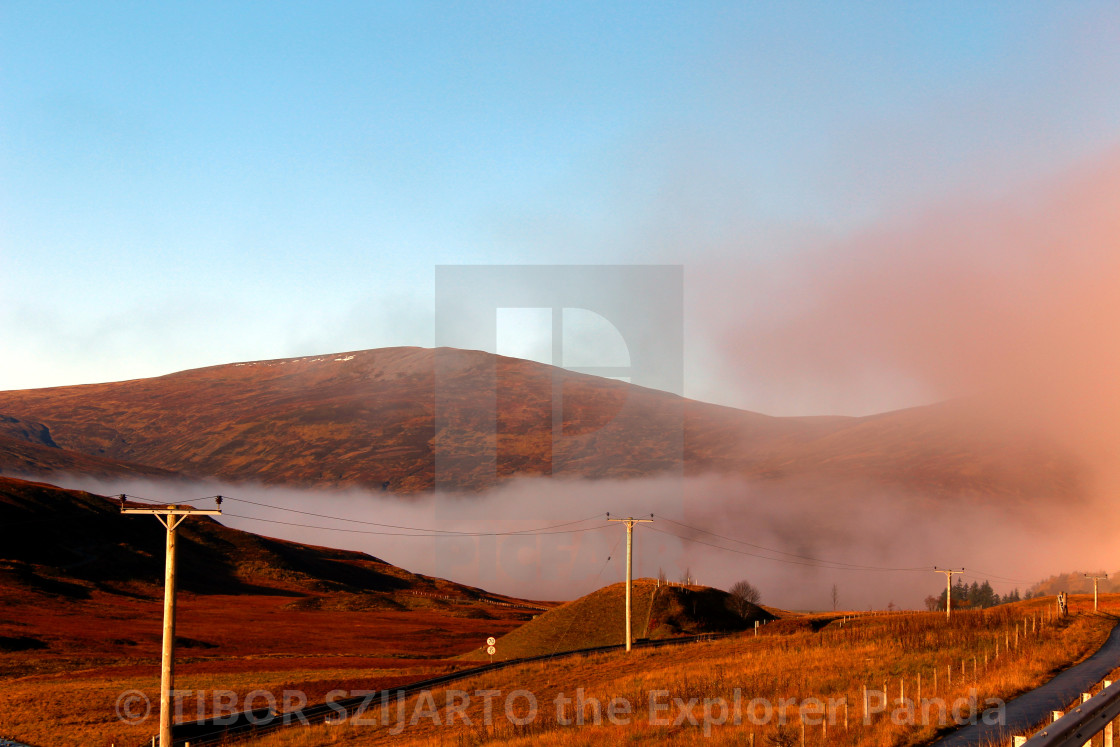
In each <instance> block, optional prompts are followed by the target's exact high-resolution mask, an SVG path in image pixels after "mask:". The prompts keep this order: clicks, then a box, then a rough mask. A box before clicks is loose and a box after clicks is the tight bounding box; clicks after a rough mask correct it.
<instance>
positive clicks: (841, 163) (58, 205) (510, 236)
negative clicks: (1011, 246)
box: [0, 0, 1120, 412]
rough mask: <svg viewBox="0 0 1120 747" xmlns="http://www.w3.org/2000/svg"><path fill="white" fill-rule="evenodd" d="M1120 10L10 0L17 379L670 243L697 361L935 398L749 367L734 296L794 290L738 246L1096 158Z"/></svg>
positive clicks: (718, 395) (1118, 82) (257, 335)
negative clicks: (511, 270) (725, 281)
mask: <svg viewBox="0 0 1120 747" xmlns="http://www.w3.org/2000/svg"><path fill="white" fill-rule="evenodd" d="M1118 34H1120V6H1117V5H1116V3H1114V2H1078V3H1065V4H1055V3H1021V2H1015V3H1012V2H1005V3H995V2H992V3H977V2H958V3H953V2H947V3H942V2H939V3H932V2H931V3H925V2H922V3H846V4H838V3H602V2H595V3H591V2H587V3H582V2H564V3H529V2H526V3H478V2H472V3H451V2H443V3H421V2H409V3H403V2H402V3H372V2H369V3H357V2H354V3H351V2H333V3H332V2H316V3H310V2H309V3H226V2H222V3H217V2H215V3H205V2H192V3H173V2H163V3H139V2H137V3H124V2H105V3H53V2H16V1H13V0H3V1H2V2H0V361H2V362H0V388H3V389H12V388H30V387H37V386H49V385H59V384H75V383H85V382H94V381H104V380H114V379H123V378H136V377H141V376H150V375H157V374H161V373H169V372H171V371H175V370H180V369H184V368H190V367H195V366H202V365H210V364H217V363H226V362H233V361H240V360H252V359H260V358H275V357H285V356H295V355H306V354H313V353H323V352H337V351H342V350H352V349H362V348H371V347H380V346H383V345H395V344H414V345H430V344H432V340H433V339H434V334H433V329H432V325H433V321H432V320H433V315H432V303H433V274H434V267H435V265H437V264H460V263H462V264H476V263H495V264H521V263H532V264H536V263H548V264H558V263H576V264H579V263H592V264H596V263H669V264H681V265H684V267H685V278H686V308H685V312H686V330H687V334H686V358H687V359H686V366H685V370H686V392H687V393H689V394H691V395H693V396H697V397H701V398H704V399H709V400H716V401H721V402H725V403H729V404H735V405H740V406H747V407H756V408H758V409H766V410H768V411H773V412H794V411H802V410H808V411H853V412H854V411H869V410H874V409H881V408H883V407H889V406H899V405H902V404H907V403H909V402H911V401H918V400H921V399H922V398H923V397H927V396H929V392H928V391H926V390H925V389H924V387H923V382H922V381H921V380H920V378H921V377H920V376H917V375H915V374H914V372H911V371H902V372H899V371H892V370H889V367H885V368H883V370H880V371H865V372H862V373H861V374H860V376H859V377H858V378H859V380H860V381H862V382H864V383H863V384H860V385H858V386H856V385H853V386H851V387H847V385H844V386H839V387H832V388H828V389H827V392H826V394H824V395H821V396H819V397H814V396H812V394H811V393H812V392H817V391H822V390H821V389H820V387H815V386H814V383H813V380H812V379H813V376H812V375H807V376H806V381H805V385H804V388H803V389H802V390H799V391H797V392H793V391H787V389H785V388H781V389H780V391H779V389H777V388H774V387H772V386H771V383H772V382H768V381H767V380H766V379H765V377H759V378H752V377H747V376H744V375H742V372H737V371H736V368H735V364H734V362H733V361H730V362H729V360H728V356H727V355H726V350H725V346H726V342H725V340H726V335H725V334H722V333H719V332H716V331H714V330H724V329H726V328H727V327H729V326H733V325H734V324H735V323H736V321H737V320H744V319H751V318H754V317H757V315H759V314H760V313H768V312H767V311H766V310H765V309H762V310H760V305H759V303H757V302H752V301H751V299H743V298H736V297H735V294H734V293H725V294H724V296H722V297H725V298H727V299H728V302H727V303H726V304H722V305H721V306H720V308H718V309H713V308H711V306H712V305H711V304H708V303H705V300H706V298H708V297H710V294H709V293H708V287H707V283H708V282H709V280H708V279H709V278H720V277H728V276H733V275H734V274H735V273H749V274H751V275H752V276H755V277H757V276H758V274H759V273H772V275H773V278H774V280H773V283H774V284H780V280H781V278H782V277H785V276H787V275H789V274H791V273H796V272H797V268H798V267H799V264H798V263H799V262H803V261H806V260H805V258H806V257H810V256H813V254H812V253H813V252H814V251H819V250H820V249H821V247H829V246H841V245H843V242H844V240H845V238H846V237H850V236H853V235H858V234H859V232H861V231H867V230H873V229H874V227H875V226H877V225H882V224H893V223H896V222H898V221H905V220H906V219H907V217H908V216H914V215H920V214H922V213H923V212H924V211H926V210H928V209H930V207H931V206H937V205H939V204H942V203H944V202H945V201H961V200H969V199H975V200H1000V199H1005V198H1007V196H1008V195H1013V194H1014V193H1015V191H1016V190H1018V189H1020V188H1021V187H1022V185H1024V184H1027V185H1031V184H1044V183H1046V182H1047V181H1049V180H1052V179H1054V178H1057V177H1058V176H1060V175H1062V174H1064V173H1066V172H1067V171H1069V170H1071V169H1076V168H1078V167H1080V166H1081V165H1083V164H1085V163H1092V162H1093V161H1094V159H1096V158H1097V157H1098V156H1099V154H1101V153H1107V152H1110V149H1112V148H1114V147H1115V146H1116V145H1117V142H1116V141H1117V133H1118V132H1120V130H1118V128H1117V125H1118V124H1120V95H1118V93H1117V91H1120V53H1118V52H1117V51H1116V47H1115V39H1116V38H1120V37H1118ZM837 251H839V250H837ZM689 299H691V300H689ZM868 382H869V383H868ZM806 392H809V393H810V394H809V395H807V394H806Z"/></svg>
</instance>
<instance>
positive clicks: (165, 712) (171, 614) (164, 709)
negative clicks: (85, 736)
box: [120, 495, 222, 747]
mask: <svg viewBox="0 0 1120 747" xmlns="http://www.w3.org/2000/svg"><path fill="white" fill-rule="evenodd" d="M216 500H217V503H218V508H195V507H194V506H175V505H170V504H169V505H165V506H160V505H150V504H144V503H130V502H129V501H127V500H126V499H125V497H124V496H123V495H122V496H120V502H121V513H122V514H151V515H154V516H155V517H156V518H157V519H159V523H160V524H163V526H164V528H166V529H167V558H166V560H165V562H164V577H163V658H162V666H161V668H160V681H159V744H160V747H172V741H171V740H172V737H171V715H172V711H173V708H172V704H171V691H172V690H173V689H174V688H175V530H176V529H177V528H178V527H179V525H180V524H182V523H183V520H184V519H186V518H187V517H188V516H200V515H201V516H213V515H215V514H218V515H220V514H221V513H222V508H221V506H222V497H221V496H220V495H219V496H217V498H216Z"/></svg>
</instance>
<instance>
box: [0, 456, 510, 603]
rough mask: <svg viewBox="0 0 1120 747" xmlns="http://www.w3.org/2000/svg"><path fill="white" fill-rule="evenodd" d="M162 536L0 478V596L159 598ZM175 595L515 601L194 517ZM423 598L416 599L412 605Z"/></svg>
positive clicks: (76, 496) (184, 535)
mask: <svg viewBox="0 0 1120 747" xmlns="http://www.w3.org/2000/svg"><path fill="white" fill-rule="evenodd" d="M165 539H166V532H165V530H164V528H163V527H162V526H161V525H160V524H159V522H157V521H156V520H155V519H154V518H153V517H150V516H142V515H139V516H137V515H122V514H121V513H120V508H119V506H118V504H117V503H116V502H115V501H112V500H109V499H107V498H104V497H101V496H97V495H93V494H90V493H84V492H78V491H70V490H62V489H59V488H56V487H53V486H50V485H45V484H41V483H33V482H26V481H22V480H14V479H9V478H3V477H0V595H3V596H5V597H9V596H12V595H15V596H18V595H19V594H22V593H36V594H42V595H46V596H48V597H53V598H57V600H58V601H59V603H60V604H61V603H64V602H65V601H66V600H67V599H74V600H81V599H88V598H90V597H91V596H92V595H94V594H95V593H102V594H109V595H121V596H128V597H145V598H147V597H150V598H158V597H160V596H161V595H162V590H161V587H162V583H163V556H164V545H165ZM178 555H179V563H178V571H177V575H178V587H179V588H180V589H181V590H183V591H185V592H193V593H196V594H214V595H220V594H227V595H230V594H233V595H236V594H265V593H267V594H272V595H283V596H291V597H293V599H295V598H300V599H302V600H303V601H302V604H303V606H308V605H312V606H318V605H322V604H328V605H329V604H334V605H348V606H352V607H353V606H357V607H382V608H389V609H403V608H406V607H420V606H422V607H425V608H428V607H451V606H452V605H450V604H444V603H443V602H441V601H439V598H440V597H453V598H455V599H457V600H464V601H466V600H472V599H473V600H477V599H481V598H486V599H493V600H498V601H517V602H520V601H521V600H512V599H510V598H507V597H504V596H502V595H494V594H490V593H488V592H484V591H483V590H481V589H476V588H474V587H469V586H464V585H461V584H456V583H454V582H451V581H447V580H444V579H440V578H433V577H430V576H422V575H419V574H415V573H411V572H409V571H407V570H405V569H403V568H399V567H397V566H394V565H392V564H390V563H386V562H385V561H383V560H379V559H378V558H375V557H371V556H369V555H366V554H364V553H360V552H353V551H349V550H336V549H332V548H327V547H316V546H312V545H303V544H299V543H295V542H287V541H284V540H277V539H272V538H269V537H263V536H260V535H256V534H251V533H249V532H244V531H241V530H237V529H231V528H229V527H226V526H223V525H222V524H220V523H219V522H218V521H215V520H214V519H211V518H209V517H204V516H203V517H195V518H192V519H190V520H188V521H186V522H184V523H183V524H182V526H181V527H180V529H179V530H178ZM421 595H422V596H421Z"/></svg>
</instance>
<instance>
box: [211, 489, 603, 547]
mask: <svg viewBox="0 0 1120 747" xmlns="http://www.w3.org/2000/svg"><path fill="white" fill-rule="evenodd" d="M225 499H226V500H229V501H239V502H241V503H249V504H251V505H253V506H260V507H261V508H271V509H273V510H274V511H287V512H289V513H293V514H301V515H303V516H314V517H315V518H317V519H331V520H332V521H345V522H349V523H351V524H364V525H367V526H374V527H383V528H385V529H405V530H408V531H413V532H431V533H442V534H458V535H463V536H465V537H479V536H488V535H492V534H534V533H538V532H543V531H546V530H552V529H559V528H560V527H567V526H572V525H573V524H583V523H585V522H588V521H592V520H593V519H598V518H599V517H600V516H602V514H595V515H594V516H588V517H587V518H585V519H577V520H576V521H566V522H564V523H563V524H552V525H549V526H543V527H535V528H533V529H518V530H511V531H509V532H463V531H458V530H454V529H434V528H432V527H410V526H403V525H399V524H384V523H381V522H377V521H363V520H361V519H352V518H349V517H345V516H331V515H330V514H317V513H314V512H312V511H300V510H299V509H295V508H285V507H283V506H271V505H269V504H267V503H258V502H257V501H250V500H248V499H246V498H230V497H229V496H225ZM234 515H235V514H227V516H234ZM240 518H245V519H251V518H254V517H252V516H243V517H240ZM262 521H263V519H262ZM278 523H284V522H278ZM293 526H301V525H299V524H294V525H293ZM316 528H317V529H330V527H316Z"/></svg>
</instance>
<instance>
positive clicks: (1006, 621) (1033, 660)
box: [252, 597, 1120, 747]
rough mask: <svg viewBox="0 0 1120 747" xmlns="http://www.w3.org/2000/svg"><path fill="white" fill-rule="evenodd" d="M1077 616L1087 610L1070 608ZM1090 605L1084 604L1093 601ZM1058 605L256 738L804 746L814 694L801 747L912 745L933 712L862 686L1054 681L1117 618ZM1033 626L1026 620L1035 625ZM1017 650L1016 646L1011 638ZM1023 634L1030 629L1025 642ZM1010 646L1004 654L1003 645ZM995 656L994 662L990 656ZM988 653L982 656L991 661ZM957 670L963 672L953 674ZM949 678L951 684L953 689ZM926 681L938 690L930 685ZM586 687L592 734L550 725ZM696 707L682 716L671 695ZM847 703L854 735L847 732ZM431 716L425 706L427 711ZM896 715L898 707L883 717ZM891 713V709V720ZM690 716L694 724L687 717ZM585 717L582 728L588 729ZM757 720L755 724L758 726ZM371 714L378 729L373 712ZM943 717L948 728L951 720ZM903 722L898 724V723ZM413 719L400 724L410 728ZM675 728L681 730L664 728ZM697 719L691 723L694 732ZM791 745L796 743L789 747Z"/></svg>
mask: <svg viewBox="0 0 1120 747" xmlns="http://www.w3.org/2000/svg"><path fill="white" fill-rule="evenodd" d="M1078 601H1079V602H1080V604H1079V605H1078V606H1079V607H1080V608H1082V609H1084V603H1083V600H1078ZM1107 603H1108V608H1109V609H1111V610H1112V611H1116V610H1118V609H1120V597H1113V598H1110V599H1108V600H1107ZM1090 604H1091V603H1090ZM1051 606H1052V603H1051V604H1050V605H1048V604H1047V603H1046V602H1044V601H1041V600H1040V601H1037V602H1034V601H1032V602H1026V603H1021V604H1016V605H1011V606H1006V607H1001V608H996V609H993V610H987V611H961V612H959V613H957V614H955V615H954V617H953V621H952V622H951V623H947V622H946V621H945V619H944V617H943V615H941V614H937V613H904V614H894V615H865V616H860V617H857V618H854V619H853V620H851V621H850V622H849V624H847V625H844V626H841V625H840V624H839V623H836V622H834V623H831V624H829V625H827V626H826V627H824V628H822V629H821V630H820V631H818V632H814V631H813V630H812V629H811V626H810V625H809V624H808V623H805V624H801V625H799V626H796V625H784V624H781V623H778V624H773V625H770V626H767V628H768V629H766V630H765V632H764V633H763V634H762V635H760V636H758V637H757V638H756V637H754V636H753V635H750V634H746V635H741V636H737V637H735V638H732V639H726V640H721V641H714V642H709V643H700V644H691V645H686V646H681V647H674V648H669V649H660V650H651V651H642V650H637V651H635V652H633V653H631V654H629V655H627V654H624V653H611V654H601V655H595V656H590V657H585V658H576V659H567V660H562V661H557V662H553V663H550V664H548V663H538V664H533V665H526V666H523V667H517V668H511V669H509V670H505V671H500V672H494V673H491V674H488V675H485V676H481V677H478V678H475V679H472V680H468V681H463V682H460V683H456V684H455V686H454V689H455V690H459V691H464V692H467V693H471V694H474V693H475V692H476V691H480V690H487V689H492V690H499V691H501V693H502V694H501V696H499V697H498V698H497V699H496V700H494V702H493V714H494V717H493V718H492V719H491V723H490V725H489V726H487V725H486V719H485V718H484V714H483V708H484V704H483V698H482V697H481V696H473V697H472V698H471V701H470V705H469V707H468V708H467V709H466V710H465V714H466V716H467V717H468V718H469V719H470V722H471V723H470V724H469V725H468V724H465V723H464V722H463V721H462V719H454V723H453V724H450V725H449V724H448V719H449V714H448V712H447V710H446V709H445V708H444V705H445V704H446V703H447V698H448V695H449V692H448V691H444V690H440V691H434V692H433V693H432V701H430V702H427V701H418V699H417V697H413V698H410V699H409V700H408V701H407V702H406V703H405V706H404V714H405V719H404V721H405V722H406V724H405V726H404V728H403V730H400V733H393V732H394V731H397V729H396V728H395V725H396V723H397V722H396V717H395V714H394V715H392V716H389V717H388V724H389V725H388V726H381V725H354V724H351V723H346V724H341V725H334V726H312V727H296V728H292V729H289V730H287V731H286V732H281V733H277V734H274V735H272V736H269V737H265V738H262V739H259V740H257V741H255V742H253V743H252V744H254V745H256V747H281V746H283V747H312V746H313V745H366V744H377V743H381V742H387V741H393V742H406V743H412V744H481V743H484V742H486V743H491V742H497V743H503V744H510V745H533V746H534V747H536V746H538V745H583V744H604V743H615V744H617V743H628V742H633V743H646V742H659V743H670V744H693V743H700V742H703V743H709V742H715V743H719V744H751V743H752V740H753V744H757V745H769V744H778V745H780V744H786V743H788V744H800V741H801V724H800V720H799V715H798V711H797V707H796V706H793V705H791V703H793V702H796V703H798V704H801V703H804V702H805V701H806V700H807V699H809V698H818V699H820V700H821V701H824V702H828V701H829V699H833V701H834V702H835V703H836V706H835V707H834V720H833V723H831V724H829V726H828V729H827V732H826V730H825V728H824V726H822V725H820V724H811V725H809V726H807V727H806V734H805V741H806V744H809V745H881V746H884V747H885V746H887V745H891V746H894V745H912V744H924V743H928V742H929V741H930V740H931V739H933V738H934V737H935V736H936V734H937V733H938V732H939V731H944V730H945V729H946V727H942V726H939V725H938V724H937V723H936V721H937V716H938V711H937V709H936V708H933V709H932V711H931V714H932V716H933V721H934V723H930V724H925V725H923V724H922V723H921V721H922V719H921V718H920V716H918V717H916V718H915V719H914V720H915V721H916V722H917V723H914V724H910V723H901V724H896V723H892V721H891V719H890V718H889V716H888V714H883V715H877V716H873V717H872V718H871V719H870V720H869V722H868V723H864V720H863V718H862V710H861V703H862V695H861V690H862V688H863V687H864V686H866V687H868V688H873V689H876V690H882V689H883V687H884V685H886V686H887V688H888V690H889V693H890V698H891V700H892V701H893V700H896V699H897V698H898V696H899V691H900V688H901V687H905V694H906V697H907V698H911V699H912V698H915V697H916V696H917V695H918V692H917V690H918V687H919V685H918V677H919V675H920V676H921V696H922V697H923V698H925V699H927V700H928V699H930V698H940V699H944V700H945V701H947V704H948V706H949V707H952V705H953V704H954V702H955V701H958V700H961V704H962V706H963V708H964V711H965V713H966V715H967V714H968V713H969V711H970V705H969V702H968V700H967V699H968V698H969V696H970V695H971V694H973V693H975V695H976V697H977V701H978V703H979V705H981V706H983V704H984V701H985V699H987V698H1001V699H1004V700H1008V699H1010V698H1012V697H1014V696H1015V695H1018V694H1020V693H1022V692H1025V691H1027V690H1030V689H1032V688H1034V687H1036V686H1038V685H1039V684H1042V683H1043V682H1045V681H1046V680H1048V679H1049V678H1050V677H1051V676H1052V675H1053V674H1054V673H1055V672H1056V671H1058V670H1060V669H1062V668H1065V667H1067V666H1069V665H1070V664H1073V663H1076V662H1078V661H1080V660H1082V659H1084V658H1085V657H1087V656H1088V655H1089V654H1090V653H1092V652H1093V651H1095V650H1096V649H1097V648H1098V647H1099V646H1100V644H1101V643H1103V641H1104V639H1105V638H1106V637H1107V635H1108V632H1109V631H1110V630H1111V628H1112V627H1113V625H1114V624H1115V622H1116V618H1115V617H1114V616H1113V615H1111V614H1107V613H1106V614H1100V615H1094V614H1091V613H1086V614H1076V615H1073V616H1071V617H1068V618H1066V619H1064V620H1056V621H1047V620H1046V619H1045V617H1046V615H1047V613H1048V612H1049V609H1050V607H1051ZM1032 621H1033V622H1032ZM1016 628H1018V631H1019V634H1018V636H1019V640H1018V645H1017V646H1016V643H1015V640H1016V634H1015V632H1014V631H1015V630H1016ZM1024 630H1025V632H1024ZM1008 642H1010V644H1011V645H1010V650H1009V649H1008V645H1007V644H1008ZM997 646H998V654H997ZM985 657H987V658H986V659H985ZM962 661H963V662H964V669H965V673H964V674H963V675H962V674H961V666H962ZM949 670H952V681H951V684H950V682H949V681H948V677H949ZM934 672H937V684H936V689H934V682H933V680H934ZM577 688H582V690H583V693H584V696H585V698H588V699H590V698H594V699H596V700H598V701H599V703H600V705H601V707H602V718H601V723H600V724H599V725H594V724H585V725H583V726H575V725H564V724H561V723H560V722H559V720H558V718H557V709H556V699H557V696H559V695H560V694H563V695H564V696H565V697H568V698H572V697H574V696H575V695H576V690H577ZM736 688H739V691H740V694H741V703H742V706H743V711H742V712H743V716H742V719H741V721H742V723H741V724H740V725H734V724H732V723H726V724H722V725H720V724H718V723H710V724H709V726H708V728H707V729H705V719H704V708H705V706H704V702H705V699H708V700H709V705H708V708H709V713H710V715H711V716H712V717H713V719H715V717H717V716H718V715H719V711H720V708H719V703H718V699H721V698H722V699H724V701H726V702H727V704H728V705H729V706H730V705H731V703H732V702H733V699H734V693H735V690H736ZM519 689H523V690H529V691H531V692H532V693H533V695H534V696H535V698H536V701H537V703H538V708H539V711H538V713H537V715H536V717H535V718H534V719H532V720H531V721H530V722H529V723H526V724H525V725H523V726H518V725H515V724H513V723H511V721H510V719H508V718H507V717H506V715H505V711H504V704H505V698H506V696H507V695H509V694H510V693H512V692H513V691H515V690H519ZM651 691H667V695H665V696H659V701H658V702H663V703H666V704H667V705H668V706H669V708H668V710H667V711H665V712H660V713H656V714H654V716H655V717H658V718H661V719H667V720H668V721H669V722H670V723H668V724H661V723H658V722H656V721H652V722H651V717H650V711H649V704H650V698H649V693H650V692H651ZM614 698H623V699H625V700H626V701H627V702H629V703H630V704H631V705H632V706H633V712H632V714H630V716H629V717H628V719H629V721H630V723H628V724H612V723H611V722H610V719H609V717H608V714H607V711H606V709H607V705H608V704H609V703H610V701H611V700H612V699H614ZM674 698H679V699H680V700H681V702H682V703H685V704H688V703H690V701H692V700H693V699H696V700H695V701H693V702H691V704H690V706H686V707H684V708H678V707H677V705H676V704H675V703H674V701H673V699H674ZM754 698H765V699H768V700H769V702H770V703H772V704H774V705H777V704H779V702H780V701H781V700H782V699H786V701H787V703H786V704H785V707H784V708H783V709H781V710H782V712H783V713H784V715H785V716H786V721H787V723H786V725H785V726H784V727H781V726H779V725H778V723H777V721H778V718H777V715H776V712H775V715H773V716H772V718H771V721H770V722H769V723H766V724H761V725H756V724H754V723H752V721H751V719H750V715H749V712H748V707H747V705H748V702H749V701H750V700H751V699H754ZM841 703H846V704H847V708H846V715H847V721H848V725H847V728H845V725H844V719H845V708H844V706H843V705H841ZM433 704H434V706H435V707H436V708H435V709H430V708H429V706H431V705H433ZM513 705H514V713H515V715H517V714H524V713H525V710H526V705H527V704H526V701H525V700H524V699H523V698H521V699H518V700H516V701H515V702H513ZM891 708H892V709H893V706H892V707H891ZM888 713H889V712H888ZM573 715H574V714H573V706H572V705H570V704H569V705H567V708H566V713H565V716H566V718H568V719H571V718H572V716H573ZM690 716H691V718H689V717H690ZM592 717H593V711H592V710H590V709H589V710H588V711H587V720H588V721H591V720H593V718H592ZM762 717H763V714H762V712H761V711H758V712H756V714H755V718H756V720H758V721H762V720H763V718H762ZM367 718H368V719H370V720H372V721H374V722H375V723H376V721H377V720H378V719H379V712H378V711H377V710H376V708H374V709H371V711H370V712H369V713H368V714H367ZM951 718H952V717H951V715H948V716H947V720H948V719H951ZM902 720H903V721H905V719H902ZM410 721H411V722H412V723H407V722H410ZM673 721H679V722H680V723H675V724H674V723H671V722H673ZM692 722H695V723H692ZM788 740H793V741H788Z"/></svg>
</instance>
